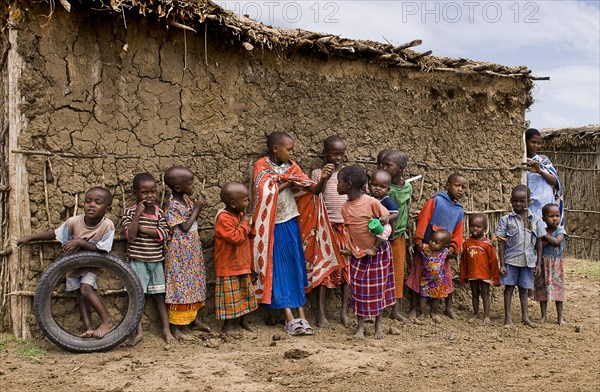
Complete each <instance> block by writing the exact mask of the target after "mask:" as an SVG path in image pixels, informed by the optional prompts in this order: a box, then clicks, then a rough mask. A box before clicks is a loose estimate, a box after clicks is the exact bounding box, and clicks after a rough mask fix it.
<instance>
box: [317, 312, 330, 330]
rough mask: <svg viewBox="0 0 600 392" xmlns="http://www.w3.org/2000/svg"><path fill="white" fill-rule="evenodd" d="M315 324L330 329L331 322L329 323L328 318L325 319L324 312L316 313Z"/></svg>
mask: <svg viewBox="0 0 600 392" xmlns="http://www.w3.org/2000/svg"><path fill="white" fill-rule="evenodd" d="M315 325H316V326H317V327H319V328H324V329H331V324H329V320H327V317H325V315H324V314H319V315H317V321H316V322H315Z"/></svg>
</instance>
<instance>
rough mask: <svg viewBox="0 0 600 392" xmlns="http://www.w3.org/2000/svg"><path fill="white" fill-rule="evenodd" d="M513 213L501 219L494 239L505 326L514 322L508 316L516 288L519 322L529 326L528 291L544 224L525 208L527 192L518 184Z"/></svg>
mask: <svg viewBox="0 0 600 392" xmlns="http://www.w3.org/2000/svg"><path fill="white" fill-rule="evenodd" d="M510 204H511V205H512V209H513V211H512V212H510V213H509V214H507V215H504V216H503V217H502V218H500V221H499V222H498V227H497V228H496V237H498V238H499V239H500V243H499V248H498V258H499V259H500V284H503V285H505V286H504V327H506V328H510V327H511V326H512V325H513V323H512V319H511V316H510V305H511V302H512V296H513V292H514V290H515V286H517V287H518V288H519V299H520V302H521V321H522V323H523V324H525V325H528V326H530V327H535V324H534V323H533V322H531V320H530V319H529V309H528V308H527V302H528V299H527V290H528V289H532V288H533V277H534V273H535V274H537V272H538V270H539V268H540V265H541V260H542V237H543V236H544V235H545V234H546V230H544V224H543V223H542V222H541V221H540V220H539V219H538V218H536V217H535V216H534V215H533V214H532V213H531V211H530V210H529V209H528V208H527V206H528V205H529V189H528V188H527V186H526V185H517V186H516V187H514V188H513V190H512V192H511V194H510Z"/></svg>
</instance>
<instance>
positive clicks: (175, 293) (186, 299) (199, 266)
mask: <svg viewBox="0 0 600 392" xmlns="http://www.w3.org/2000/svg"><path fill="white" fill-rule="evenodd" d="M164 178H165V184H166V185H167V186H168V187H169V188H170V189H171V198H170V199H169V204H168V207H167V225H168V226H169V228H170V232H171V234H170V237H169V240H168V242H167V251H166V255H165V278H166V295H165V302H166V303H167V307H168V309H169V325H170V329H171V334H172V335H173V337H175V338H176V339H177V340H183V339H185V335H184V334H183V333H182V332H181V329H180V328H181V326H184V325H189V324H193V326H194V327H196V328H198V329H201V330H205V331H209V329H208V327H207V326H205V325H204V324H203V323H201V322H200V320H199V319H198V318H197V316H198V310H199V309H200V308H201V307H203V306H204V300H205V299H206V272H205V266H204V256H203V254H202V243H201V242H200V234H199V233H198V223H197V222H196V220H197V219H198V214H199V213H200V210H201V209H202V208H203V207H204V206H205V205H206V202H205V201H204V198H203V197H202V196H198V198H197V199H196V202H195V203H194V202H192V200H191V199H190V196H191V195H193V194H194V173H193V172H192V171H191V170H190V169H188V168H185V167H178V166H175V167H171V168H169V169H167V170H166V171H165V176H164Z"/></svg>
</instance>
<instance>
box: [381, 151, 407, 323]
mask: <svg viewBox="0 0 600 392" xmlns="http://www.w3.org/2000/svg"><path fill="white" fill-rule="evenodd" d="M407 164H408V155H406V153H404V152H402V151H396V150H392V151H389V152H388V153H387V154H385V155H384V157H383V161H382V166H383V170H385V171H387V172H388V173H390V175H391V176H392V183H391V185H390V191H389V195H390V197H391V198H392V200H393V201H394V202H396V204H397V205H398V219H397V220H396V223H395V227H394V233H393V234H392V236H391V239H390V245H391V247H392V255H393V257H394V280H395V283H396V303H395V304H394V307H393V308H392V313H391V315H390V317H391V318H392V319H395V320H398V321H406V319H405V318H404V317H403V316H402V315H401V314H400V309H401V305H402V297H403V294H404V293H403V292H404V290H403V288H404V264H405V262H406V232H407V230H406V228H407V226H408V205H409V204H410V199H411V197H412V192H413V188H412V186H411V185H410V184H409V183H408V182H406V181H404V169H406V165H407Z"/></svg>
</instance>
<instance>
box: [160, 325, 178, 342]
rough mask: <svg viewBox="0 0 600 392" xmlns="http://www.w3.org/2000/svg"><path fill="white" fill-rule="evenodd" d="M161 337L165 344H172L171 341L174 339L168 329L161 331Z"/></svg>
mask: <svg viewBox="0 0 600 392" xmlns="http://www.w3.org/2000/svg"><path fill="white" fill-rule="evenodd" d="M162 337H163V339H164V340H165V342H166V343H167V344H171V343H173V340H174V339H175V337H174V336H173V335H171V331H170V330H169V328H165V329H163V331H162Z"/></svg>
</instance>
